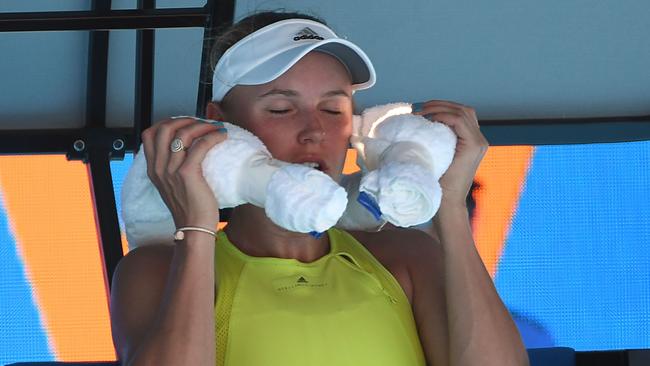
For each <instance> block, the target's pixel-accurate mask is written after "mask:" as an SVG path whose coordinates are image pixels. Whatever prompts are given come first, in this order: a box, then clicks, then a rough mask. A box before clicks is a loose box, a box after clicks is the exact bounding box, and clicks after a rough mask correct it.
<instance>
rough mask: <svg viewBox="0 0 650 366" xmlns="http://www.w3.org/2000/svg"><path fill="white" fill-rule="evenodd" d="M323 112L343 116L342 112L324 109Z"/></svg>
mask: <svg viewBox="0 0 650 366" xmlns="http://www.w3.org/2000/svg"><path fill="white" fill-rule="evenodd" d="M323 112H325V113H329V114H341V111H334V110H330V109H324V110H323Z"/></svg>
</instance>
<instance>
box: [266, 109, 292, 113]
mask: <svg viewBox="0 0 650 366" xmlns="http://www.w3.org/2000/svg"><path fill="white" fill-rule="evenodd" d="M289 111H290V109H269V112H271V113H273V114H285V113H289Z"/></svg>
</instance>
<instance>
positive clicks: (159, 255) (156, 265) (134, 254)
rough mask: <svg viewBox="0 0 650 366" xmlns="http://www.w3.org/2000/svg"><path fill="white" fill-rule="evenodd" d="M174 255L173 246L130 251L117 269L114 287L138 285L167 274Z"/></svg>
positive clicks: (145, 247)
mask: <svg viewBox="0 0 650 366" xmlns="http://www.w3.org/2000/svg"><path fill="white" fill-rule="evenodd" d="M173 255H174V247H173V246H171V245H147V246H143V247H140V248H136V249H134V250H132V251H130V252H129V253H128V254H127V255H126V256H125V257H124V258H122V259H121V260H120V262H119V263H118V264H117V267H116V268H115V274H114V275H113V284H114V286H115V285H118V286H119V285H122V286H124V285H126V284H133V283H136V284H137V283H139V282H145V281H144V280H145V279H151V278H152V277H153V278H159V277H160V275H165V274H167V272H168V271H169V266H170V263H171V259H172V257H173ZM163 280H164V277H163Z"/></svg>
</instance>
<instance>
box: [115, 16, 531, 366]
mask: <svg viewBox="0 0 650 366" xmlns="http://www.w3.org/2000/svg"><path fill="white" fill-rule="evenodd" d="M289 19H292V20H289ZM309 19H310V20H309ZM312 21H317V22H318V23H314V22H312ZM319 23H322V22H320V21H318V20H317V19H314V18H311V17H306V16H304V15H300V14H282V13H261V14H257V15H254V16H252V17H249V18H247V19H244V20H242V21H241V22H240V23H238V24H237V25H235V26H233V27H232V28H230V29H229V30H227V31H226V32H225V33H223V35H222V36H221V37H220V38H219V39H218V40H217V45H216V49H217V54H219V56H220V61H219V63H217V66H216V69H215V77H214V86H213V88H214V89H213V100H214V101H213V102H212V103H210V104H209V105H208V108H207V113H206V114H207V117H208V118H210V119H215V120H224V121H231V122H233V123H236V124H238V125H240V126H242V127H244V128H246V129H248V130H249V131H251V132H253V133H254V134H255V135H257V136H258V137H259V138H260V139H261V140H262V141H263V142H264V143H265V144H266V146H267V147H268V149H269V151H270V152H271V153H272V154H273V156H274V157H275V158H278V159H280V160H284V161H288V162H293V163H305V162H310V163H317V164H318V169H320V170H322V171H323V172H325V173H326V174H328V175H330V176H331V177H332V178H333V179H335V180H339V178H340V176H341V171H342V168H343V162H344V159H345V154H346V150H347V147H348V140H349V137H350V134H351V125H352V112H353V102H352V94H353V92H354V90H357V89H360V88H365V87H369V86H371V85H372V84H373V83H374V71H373V69H372V65H371V64H370V62H369V60H367V58H366V57H365V54H363V52H362V51H361V50H359V49H358V48H357V47H356V46H354V45H352V44H351V43H349V42H347V41H343V40H340V39H338V38H337V37H336V36H335V35H333V33H331V31H330V30H329V29H327V28H326V27H325V26H324V25H323V24H319ZM283 37H284V38H283ZM286 37H289V38H286ZM285 38H286V39H285ZM293 42H299V44H300V45H301V46H300V47H302V45H303V43H304V44H305V45H307V46H305V47H306V48H304V47H303V48H300V47H294V46H295V45H296V44H298V43H293ZM300 42H303V43H300ZM319 42H320V43H319ZM326 44H328V45H326ZM316 46H318V47H316ZM315 47H316V48H315ZM289 49H292V50H297V51H301V50H302V53H304V54H302V53H295V52H294V53H292V54H290V53H291V52H293V51H287V50H289ZM247 52H257V53H258V54H255V56H254V57H253V56H251V54H247ZM259 53H262V54H259ZM263 56H264V57H263ZM289 56H290V57H289ZM417 113H419V114H422V115H428V116H430V117H431V118H432V119H435V120H438V121H441V122H443V123H445V124H447V125H449V126H450V127H451V128H452V129H453V130H454V131H455V132H456V134H457V135H458V145H457V151H456V155H455V157H454V161H453V163H452V165H451V166H450V168H449V169H448V171H447V172H446V174H445V175H444V176H443V177H442V179H441V181H440V183H441V186H442V188H443V201H442V204H441V207H440V209H439V211H438V214H437V215H436V217H435V218H434V226H435V228H436V231H437V236H438V237H437V238H433V239H432V238H431V237H429V236H427V235H425V234H423V233H422V232H419V231H415V230H407V229H395V230H385V231H381V232H376V233H367V232H350V233H345V232H342V231H338V230H330V231H328V233H327V235H323V236H320V237H318V238H317V237H315V236H312V235H309V234H303V233H295V232H290V231H287V230H284V229H282V228H280V227H278V226H276V225H275V224H273V223H272V222H271V221H270V220H269V219H268V218H267V217H266V215H265V213H264V210H263V209H261V208H259V207H255V206H252V205H242V206H239V207H237V208H235V209H234V210H233V212H232V215H231V218H230V220H229V224H228V226H227V227H226V229H225V232H220V233H219V234H217V235H216V236H217V240H216V245H215V237H214V236H213V235H215V234H214V233H213V232H211V231H212V228H214V227H216V224H217V223H218V222H219V214H218V209H217V208H218V203H217V200H218V197H217V198H216V200H215V198H214V195H213V194H212V192H211V190H210V189H209V187H208V186H207V184H206V182H205V179H204V178H203V176H202V175H201V168H200V162H201V161H202V159H203V157H204V156H205V154H206V152H207V151H208V150H209V149H210V148H211V147H212V146H214V145H215V144H218V143H219V142H221V141H223V140H224V139H226V138H227V132H226V131H224V129H223V128H220V126H218V125H216V126H215V125H212V124H207V123H199V122H196V121H195V120H192V119H170V120H166V121H162V122H160V123H157V124H155V125H154V126H152V127H151V128H149V129H147V130H146V131H144V132H143V134H142V139H143V143H144V153H145V155H146V158H147V164H148V167H149V172H148V173H149V176H150V177H151V179H152V181H153V182H154V184H155V185H156V187H157V188H158V190H159V191H160V193H161V196H162V197H163V199H164V201H165V203H166V204H167V205H168V207H169V208H170V211H171V212H172V214H173V217H174V221H175V224H176V226H177V228H187V227H189V229H182V230H181V231H179V232H177V234H179V235H178V236H177V241H176V244H175V246H173V247H172V246H150V247H142V248H139V249H136V250H134V251H132V252H131V253H129V255H128V256H126V257H125V258H124V259H123V260H122V261H121V262H120V264H119V266H118V268H117V270H116V273H115V277H114V280H113V289H112V294H111V320H112V326H113V338H114V342H115V345H116V349H117V351H118V353H119V358H120V360H122V361H123V362H124V364H128V365H144V364H155V365H214V364H215V363H217V364H227V365H249V364H251V365H252V364H264V365H276V364H277V365H280V364H282V365H294V364H303V365H305V364H329V365H338V364H341V365H343V364H344V365H363V364H373V365H382V364H386V365H411V364H412V365H419V364H424V363H425V362H426V363H428V364H430V365H525V364H527V363H528V361H527V356H526V351H525V349H524V347H523V345H522V342H521V339H520V337H519V334H518V332H517V330H516V328H515V326H514V323H513V322H512V319H511V318H510V315H509V314H508V311H507V310H506V309H505V307H504V306H503V303H502V302H501V300H500V298H499V296H498V294H497V293H496V291H495V288H494V286H493V284H492V281H491V279H490V276H489V275H488V273H487V272H486V270H485V268H484V266H483V263H482V262H481V260H480V257H479V255H478V253H477V251H476V249H475V247H474V243H473V240H472V235H471V232H470V225H469V221H468V216H467V207H466V205H465V197H466V196H467V193H468V191H469V189H470V186H471V184H472V179H473V177H474V174H475V172H476V169H477V167H478V164H479V162H480V160H481V158H482V157H483V155H484V153H485V151H486V150H487V142H486V140H485V138H484V137H483V136H482V134H481V133H480V131H479V127H478V122H477V119H476V115H475V113H474V111H473V110H472V109H471V108H468V107H466V106H462V105H459V104H456V103H451V102H444V101H429V102H427V103H424V104H423V105H422V107H421V109H420V111H419V112H417ZM170 145H173V146H172V147H171V148H170ZM187 146H189V148H186V147H187ZM215 256H216V260H215ZM215 263H216V264H215ZM215 318H216V327H215ZM215 328H216V330H215Z"/></svg>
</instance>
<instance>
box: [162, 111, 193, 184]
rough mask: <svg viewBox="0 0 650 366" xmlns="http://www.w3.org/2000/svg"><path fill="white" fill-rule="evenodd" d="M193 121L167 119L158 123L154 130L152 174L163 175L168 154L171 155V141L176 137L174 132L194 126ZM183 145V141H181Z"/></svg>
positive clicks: (168, 157)
mask: <svg viewBox="0 0 650 366" xmlns="http://www.w3.org/2000/svg"><path fill="white" fill-rule="evenodd" d="M196 123H197V122H196V121H195V120H193V119H189V118H187V119H168V120H165V121H163V122H159V126H157V128H156V136H155V138H154V146H153V147H154V151H153V153H154V160H153V170H154V174H155V175H156V176H158V177H161V176H163V175H164V174H165V172H166V169H167V166H168V165H169V159H170V154H172V152H171V150H170V147H171V142H172V140H173V139H174V138H175V137H176V131H177V130H179V129H180V128H183V127H185V126H188V125H191V124H196ZM183 143H185V141H183Z"/></svg>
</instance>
